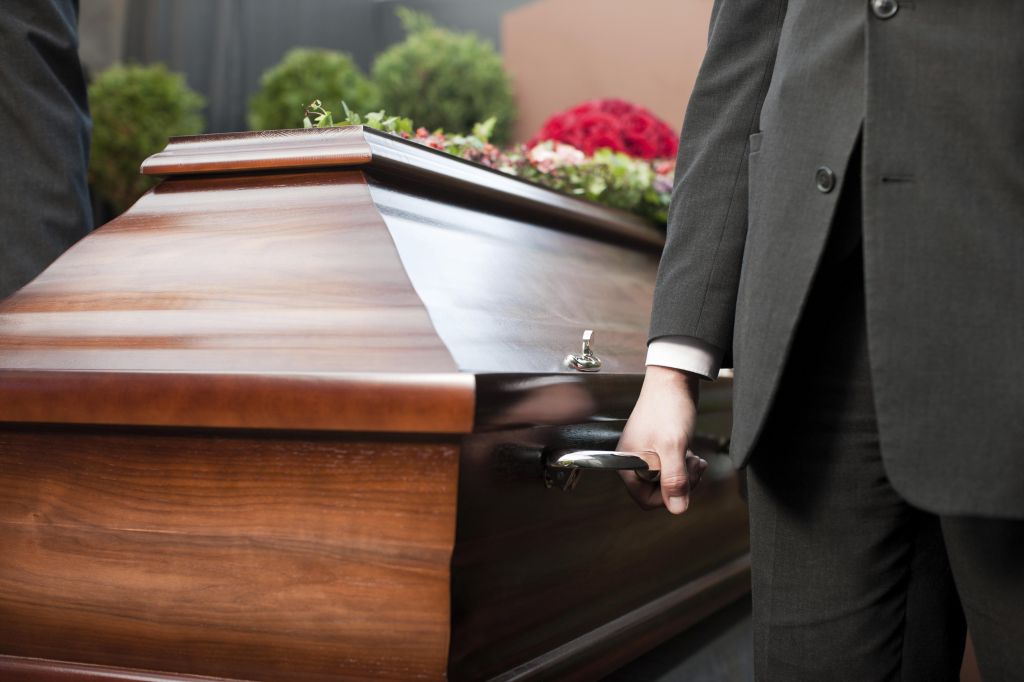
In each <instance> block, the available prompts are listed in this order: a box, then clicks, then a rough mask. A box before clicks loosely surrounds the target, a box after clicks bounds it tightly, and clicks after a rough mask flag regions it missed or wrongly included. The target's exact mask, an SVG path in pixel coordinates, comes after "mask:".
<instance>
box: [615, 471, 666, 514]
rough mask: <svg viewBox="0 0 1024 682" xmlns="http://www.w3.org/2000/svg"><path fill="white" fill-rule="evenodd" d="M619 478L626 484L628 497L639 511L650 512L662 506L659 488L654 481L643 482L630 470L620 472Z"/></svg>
mask: <svg viewBox="0 0 1024 682" xmlns="http://www.w3.org/2000/svg"><path fill="white" fill-rule="evenodd" d="M619 477H620V478H622V482H623V483H625V484H626V491H627V492H628V493H629V496H630V497H632V498H633V499H634V500H635V501H636V503H637V504H638V505H639V506H640V508H641V509H645V510H650V509H655V508H657V507H660V506H661V505H662V500H661V488H660V486H659V485H658V483H657V482H656V481H645V480H643V479H642V478H640V477H639V476H637V475H636V472H635V471H633V470H631V469H627V470H623V471H620V472H619Z"/></svg>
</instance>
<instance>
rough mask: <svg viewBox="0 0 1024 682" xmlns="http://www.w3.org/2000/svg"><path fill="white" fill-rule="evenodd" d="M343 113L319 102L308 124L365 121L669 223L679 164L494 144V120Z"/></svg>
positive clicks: (540, 145)
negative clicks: (439, 124)
mask: <svg viewBox="0 0 1024 682" xmlns="http://www.w3.org/2000/svg"><path fill="white" fill-rule="evenodd" d="M342 110H343V113H344V117H343V118H340V119H339V120H338V121H337V122H335V120H334V116H333V114H332V113H331V112H330V111H328V110H327V109H325V108H324V106H323V103H322V102H320V101H319V100H316V101H314V102H313V103H312V104H310V105H309V107H307V109H306V117H305V119H304V121H303V125H304V126H305V127H307V128H329V127H331V126H345V125H365V126H367V127H370V128H375V129H377V130H381V131H384V132H387V133H391V134H393V135H398V136H399V137H402V138H405V139H407V140H411V141H413V142H416V143H419V144H422V145H424V146H426V147H430V148H432V149H437V150H439V151H443V152H446V153H448V154H452V155H454V156H458V157H460V158H463V159H467V160H469V161H474V162H476V163H479V164H481V165H484V166H487V167H489V168H494V169H496V170H499V171H501V172H503V173H509V174H510V175H514V176H516V177H519V178H522V179H524V180H528V181H530V182H534V183H536V184H539V185H543V186H544V187H548V188H550V189H553V190H557V191H560V192H564V193H566V194H571V195H573V196H578V197H581V198H584V199H589V200H591V201H597V202H599V203H602V204H605V205H607V206H613V207H615V208H621V209H624V210H627V211H632V212H634V213H638V214H640V215H642V216H644V217H647V218H650V219H651V220H653V221H655V222H657V223H660V224H662V225H664V224H665V222H666V220H667V217H668V203H669V196H670V194H671V192H672V181H673V175H674V172H675V163H674V161H672V160H666V159H662V160H653V161H652V160H647V159H641V158H633V157H632V156H630V155H629V154H626V153H623V152H621V151H616V150H614V149H611V148H600V149H596V150H595V151H594V152H593V153H591V154H587V153H585V150H583V149H579V148H577V147H575V146H573V145H571V144H567V143H564V142H558V141H554V140H546V141H542V142H537V143H535V144H533V145H532V146H530V145H518V146H514V147H510V148H501V147H499V146H497V145H495V144H493V143H492V142H491V137H492V135H493V133H494V126H495V123H496V119H495V118H493V117H492V118H490V119H488V120H486V121H484V122H482V123H477V124H475V125H474V126H473V129H472V131H471V132H470V133H469V134H466V135H464V134H449V133H446V132H445V131H444V130H442V129H437V130H434V131H429V130H427V129H426V128H423V127H419V128H417V127H415V126H414V124H413V122H412V120H411V119H408V118H403V117H400V116H388V115H387V114H386V113H385V112H383V111H377V112H372V113H368V114H363V115H360V114H358V113H355V112H353V111H351V110H350V109H349V108H348V106H347V105H346V104H345V103H344V102H342Z"/></svg>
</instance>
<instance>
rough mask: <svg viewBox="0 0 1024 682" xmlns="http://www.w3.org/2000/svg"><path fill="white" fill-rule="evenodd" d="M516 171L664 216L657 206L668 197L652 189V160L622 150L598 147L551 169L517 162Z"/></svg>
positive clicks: (620, 205)
mask: <svg viewBox="0 0 1024 682" xmlns="http://www.w3.org/2000/svg"><path fill="white" fill-rule="evenodd" d="M542 144H551V143H542ZM514 172H515V173H516V175H518V176H519V177H521V178H523V179H525V180H530V181H531V182H535V183H537V184H539V185H544V186H545V187H550V188H551V189H555V190H558V191H560V192H565V193H566V194H572V195H574V196H578V197H582V198H584V199H590V200H591V201H597V202H599V203H602V204H605V205H606V206H613V207H615V208H621V209H624V210H627V211H633V212H636V213H640V214H641V215H645V216H647V217H650V218H652V219H655V220H658V219H659V218H661V215H660V212H659V211H658V210H657V209H659V208H660V206H661V203H662V202H663V201H665V200H664V199H663V197H662V195H661V194H660V193H658V192H657V191H655V190H654V189H653V185H654V179H655V172H654V170H653V169H652V168H651V164H650V163H648V162H646V161H644V160H643V159H635V158H633V157H631V156H629V155H627V154H623V153H621V152H616V151H614V150H611V149H598V150H597V151H596V152H594V155H593V156H590V157H587V158H585V159H584V160H582V161H580V162H579V163H574V164H568V165H563V166H559V167H557V168H554V169H552V170H542V169H541V168H538V166H537V165H536V164H529V163H517V164H516V167H515V171H514ZM661 222H664V219H661Z"/></svg>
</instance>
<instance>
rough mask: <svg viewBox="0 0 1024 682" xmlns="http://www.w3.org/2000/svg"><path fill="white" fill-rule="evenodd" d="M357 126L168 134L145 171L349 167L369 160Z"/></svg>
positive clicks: (208, 171) (185, 171)
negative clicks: (187, 134)
mask: <svg viewBox="0 0 1024 682" xmlns="http://www.w3.org/2000/svg"><path fill="white" fill-rule="evenodd" d="M370 158H371V155H370V147H369V145H368V144H367V143H366V140H365V138H364V135H363V133H362V129H361V128H359V127H354V126H353V127H344V128H325V129H302V128H299V129H296V130H264V131H258V132H251V133H214V134H209V135H190V136H182V137H172V138H171V140H170V142H169V143H168V144H167V147H166V148H165V149H164V150H163V151H161V152H159V153H157V154H154V155H153V156H151V157H149V158H148V159H146V160H145V161H143V162H142V169H141V170H142V173H143V174H144V175H184V174H194V173H218V172H224V171H258V170H267V169H274V170H283V169H287V168H296V169H298V168H322V167H324V166H351V165H358V164H362V163H367V162H369V161H370Z"/></svg>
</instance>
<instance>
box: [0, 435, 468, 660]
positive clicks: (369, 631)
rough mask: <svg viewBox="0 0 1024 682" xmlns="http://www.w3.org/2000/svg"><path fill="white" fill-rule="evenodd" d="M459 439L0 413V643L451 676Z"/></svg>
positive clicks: (120, 656) (74, 653) (43, 650)
mask: <svg viewBox="0 0 1024 682" xmlns="http://www.w3.org/2000/svg"><path fill="white" fill-rule="evenodd" d="M457 467H458V450H457V446H456V444H454V443H452V442H448V441H444V440H432V441H431V440H429V439H428V441H427V442H420V443H416V442H412V441H395V440H393V439H392V440H383V439H374V438H372V437H365V436H364V437H361V438H358V439H339V438H337V437H328V436H323V435H315V434H308V433H307V434H296V435H293V436H289V435H280V434H279V435H276V436H270V437H268V436H267V434H260V435H255V434H253V435H246V434H244V433H234V434H223V433H222V434H219V435H217V434H212V433H206V434H203V433H192V434H188V435H185V434H175V433H173V432H169V431H167V432H152V431H145V432H142V431H123V430H121V431H115V432H109V431H108V432H101V431H90V430H71V429H67V430H60V429H51V430H47V431H37V430H29V429H15V428H8V429H6V430H2V431H0V488H2V489H3V490H4V495H3V496H2V499H0V546H2V547H3V552H2V553H0V654H6V655H13V656H26V657H36V658H50V659H57V660H69V661H79V662H85V663H94V664H100V665H108V666H125V667H130V668H140V669H146V670H163V671H169V672H175V673H191V674H201V675H212V676H223V677H229V678H234V677H237V678H243V679H252V680H286V679H288V680H292V679H303V680H339V679H341V680H344V679H352V680H357V679H367V678H369V677H374V678H381V679H393V680H406V679H415V678H432V679H436V678H440V677H442V676H443V675H444V669H445V661H446V655H447V646H448V622H449V563H450V558H451V552H452V547H453V542H454V528H455V494H456V483H457V476H458V473H457Z"/></svg>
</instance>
